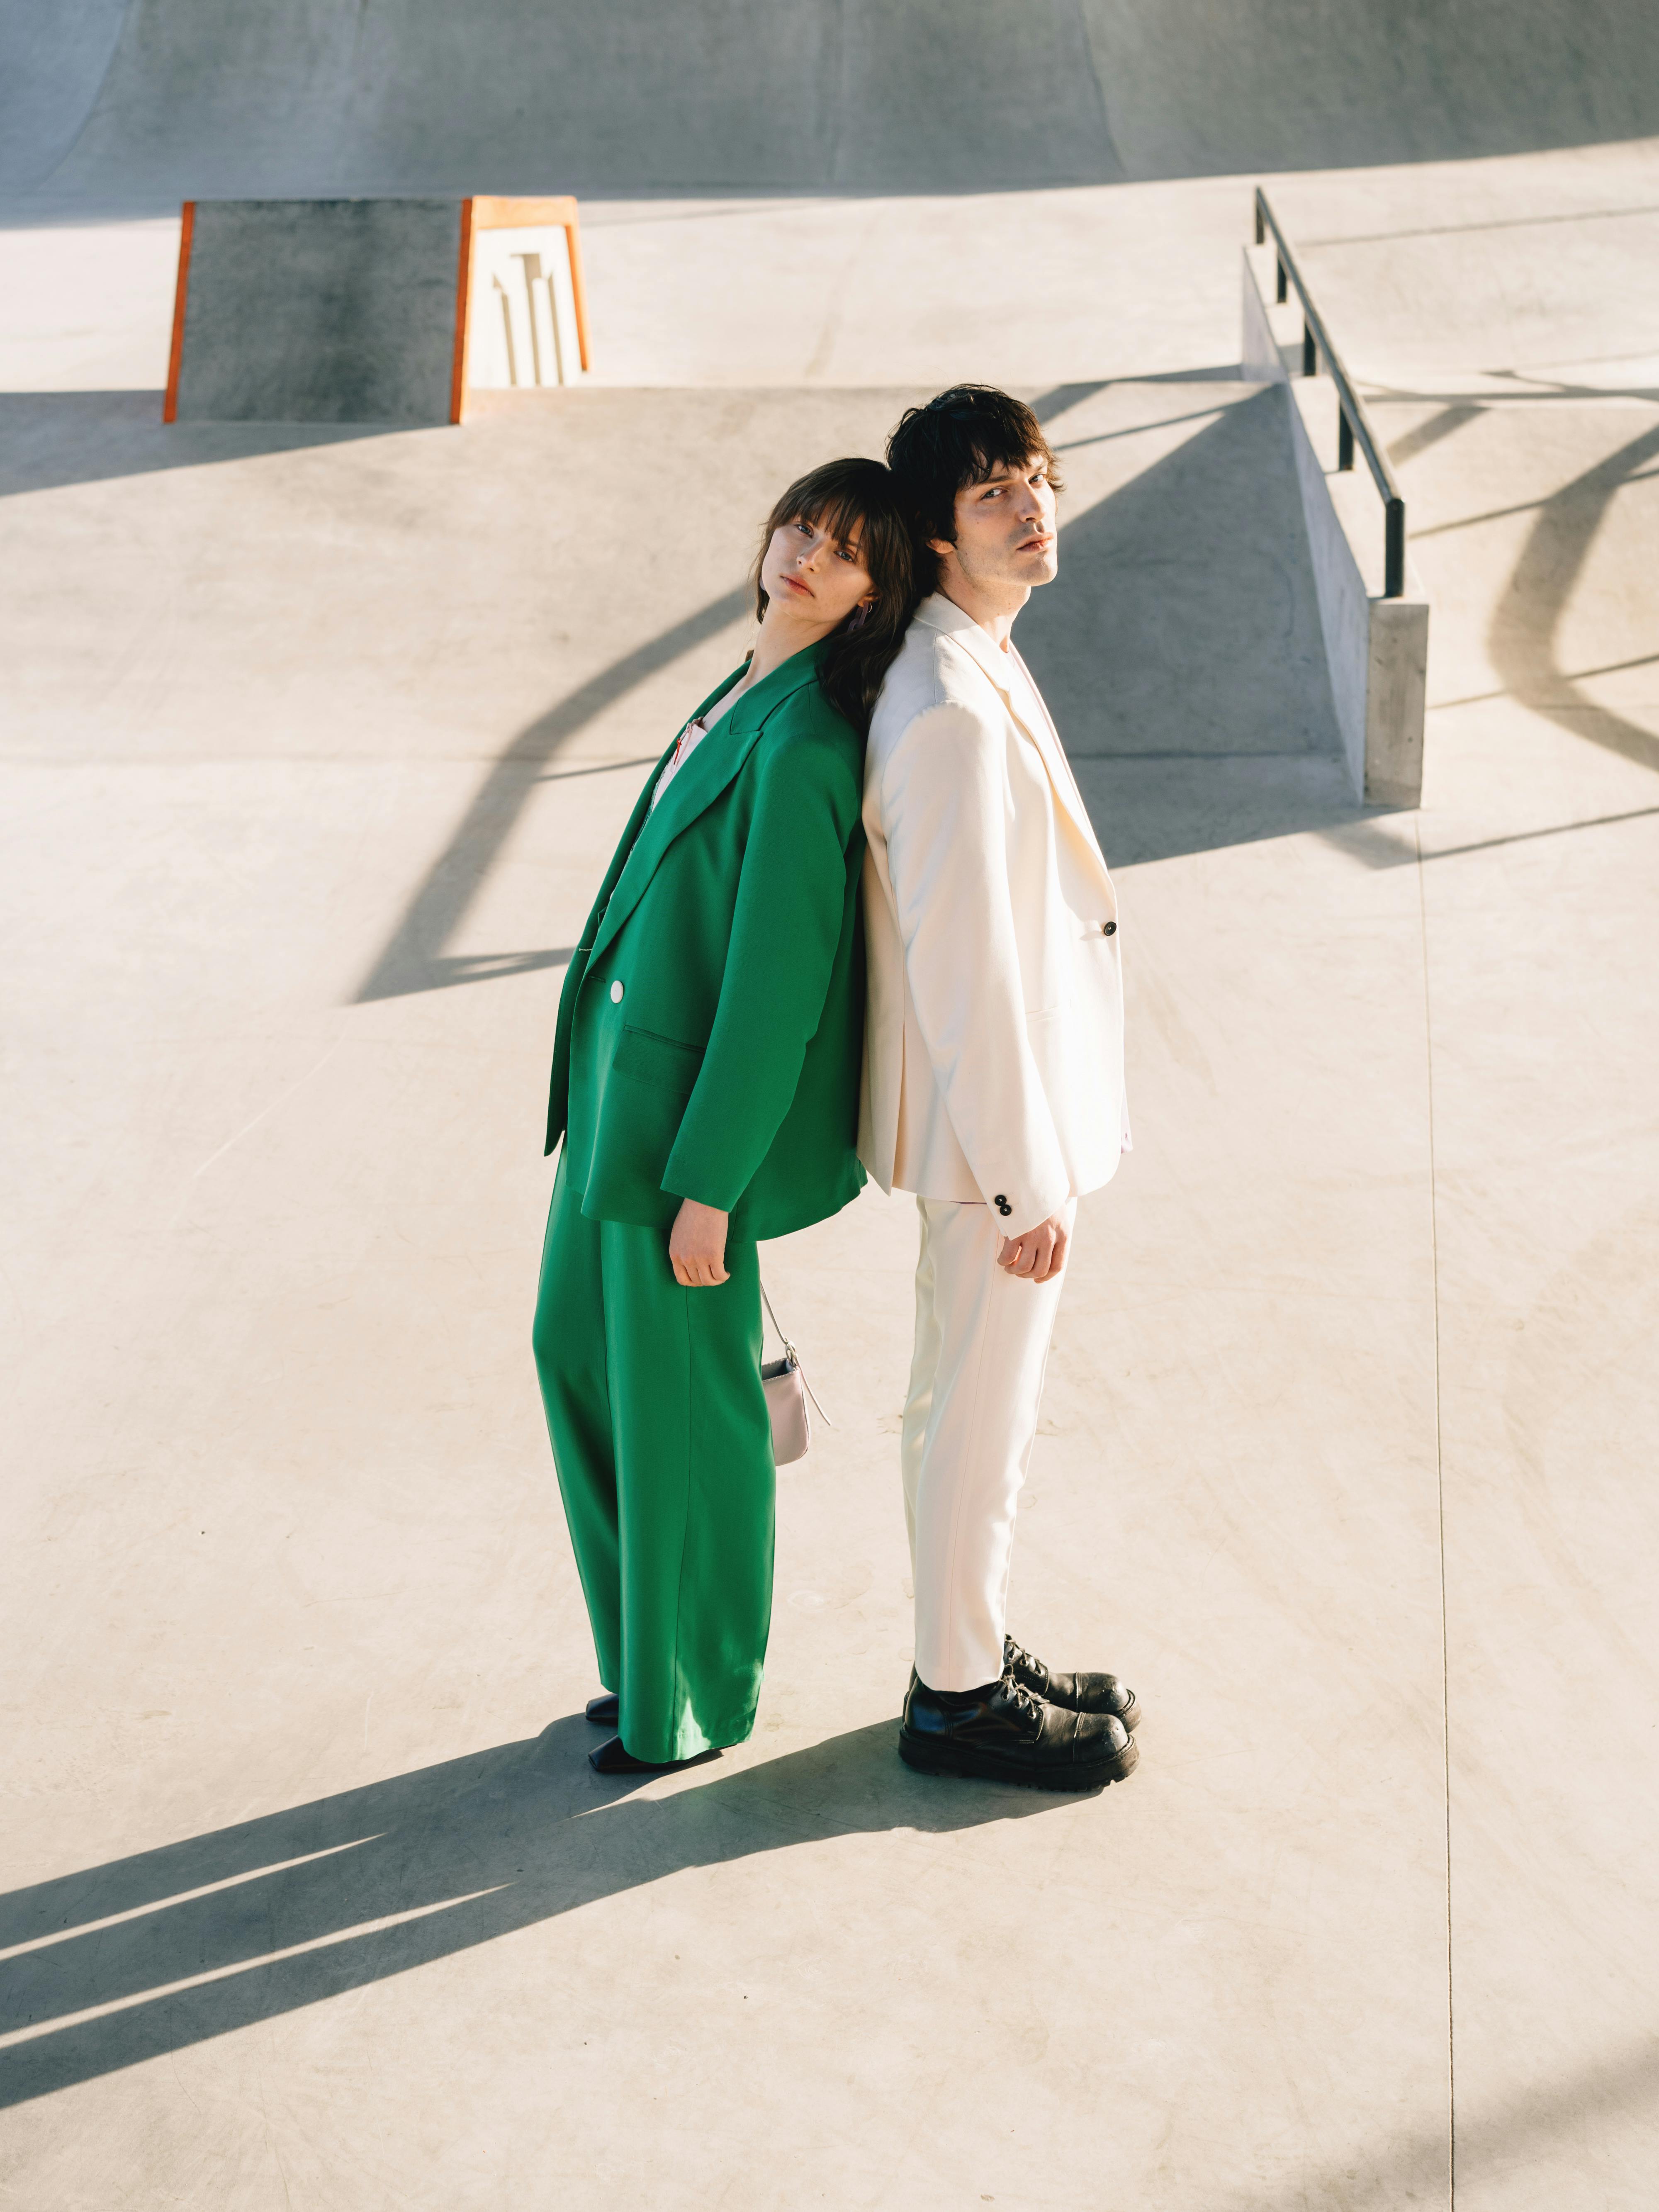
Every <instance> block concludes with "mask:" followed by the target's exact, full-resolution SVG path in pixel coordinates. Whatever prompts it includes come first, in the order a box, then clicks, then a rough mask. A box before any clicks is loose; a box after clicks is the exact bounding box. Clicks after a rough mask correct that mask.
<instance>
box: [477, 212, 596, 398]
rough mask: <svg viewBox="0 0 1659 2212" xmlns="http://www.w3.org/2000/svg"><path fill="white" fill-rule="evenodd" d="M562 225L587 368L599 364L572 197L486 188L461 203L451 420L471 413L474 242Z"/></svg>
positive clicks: (579, 342) (578, 340)
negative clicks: (480, 236)
mask: <svg viewBox="0 0 1659 2212" xmlns="http://www.w3.org/2000/svg"><path fill="white" fill-rule="evenodd" d="M555 224H556V225H558V226H559V227H560V228H562V230H563V232H564V235H565V242H566V244H567V246H568V247H569V251H570V290H571V295H572V297H573V299H574V301H575V305H576V343H577V347H578V349H579V350H580V355H581V364H582V367H583V368H592V366H593V362H592V349H591V347H590V344H589V339H588V329H587V287H586V283H584V282H583V279H582V234H581V222H580V217H579V216H578V214H577V211H576V203H575V201H574V199H573V198H571V197H568V195H567V196H564V197H560V198H558V199H548V200H534V199H508V198H502V197H500V196H499V195H497V194H495V193H484V192H480V193H478V194H477V195H476V196H475V197H473V198H471V199H469V200H463V201H462V202H461V262H460V273H459V277H458V278H457V281H456V286H455V374H454V377H453V380H452V382H451V385H450V392H449V419H450V421H451V422H462V421H464V420H465V414H466V357H467V347H468V343H469V333H470V331H471V322H472V316H471V306H472V246H473V240H474V239H475V237H476V236H477V233H478V232H479V231H481V230H528V229H531V228H534V227H542V228H552V227H553V226H554V225H555Z"/></svg>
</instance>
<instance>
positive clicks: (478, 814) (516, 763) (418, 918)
mask: <svg viewBox="0 0 1659 2212" xmlns="http://www.w3.org/2000/svg"><path fill="white" fill-rule="evenodd" d="M748 604H749V594H748V591H747V588H746V587H745V586H738V588H737V589H735V590H733V591H730V592H725V593H724V594H722V596H721V597H720V599H711V600H710V602H709V603H708V605H707V606H706V607H700V608H699V609H698V610H697V611H696V614H693V615H688V616H687V617H686V618H685V620H684V622H680V623H675V624H674V626H673V627H672V629H665V630H664V631H663V632H662V633H661V635H659V636H657V637H653V638H651V639H649V640H647V642H646V643H645V644H644V645H641V646H636V647H635V649H634V650H633V652H632V653H623V655H622V657H621V659H617V660H613V661H612V662H611V665H610V666H609V667H608V668H603V669H601V670H600V671H599V674H598V675H597V676H592V677H590V678H588V680H587V682H586V684H582V685H581V686H580V688H579V689H578V690H574V691H573V692H572V693H571V694H570V696H569V697H568V698H567V699H562V700H560V702H558V704H557V705H556V707H551V708H549V709H548V711H547V713H546V714H538V716H537V718H536V720H534V721H533V722H532V723H530V724H529V725H528V726H526V728H524V729H522V730H520V732H519V734H518V736H517V737H516V738H513V742H512V744H510V745H508V747H507V750H506V751H505V752H504V753H502V754H501V757H500V758H499V759H498V760H496V761H495V763H494V765H493V766H492V767H491V768H490V769H489V773H488V775H486V776H485V777H484V780H483V783H482V784H481V785H480V786H479V787H478V792H477V797H476V798H475V799H473V801H472V804H471V805H470V806H469V807H468V809H467V811H466V812H465V814H464V815H463V816H462V817H461V818H460V820H459V823H457V824H456V826H455V828H454V829H453V832H452V833H451V836H450V838H449V842H448V843H447V845H446V846H445V847H444V848H443V850H442V852H441V853H440V854H439V855H438V857H437V859H436V860H434V862H433V863H432V866H430V867H429V868H428V871H427V872H426V875H425V877H424V878H422V882H421V884H419V886H418V888H417V889H416V891H415V893H414V895H413V896H412V897H411V898H410V902H409V903H408V905H407V906H406V907H405V908H404V912H403V914H402V915H401V916H400V917H399V918H398V922H397V924H396V925H395V927H393V929H392V934H391V936H390V937H389V938H388V939H387V940H386V945H385V947H384V949H383V950H382V951H381V952H380V956H379V957H378V958H377V959H376V961H375V963H374V966H373V968H371V969H370V970H369V972H368V975H366V976H365V977H364V978H363V981H362V983H361V984H360V985H359V986H358V988H357V992H356V1004H357V1005H359V1006H362V1005H363V1004H364V1003H366V1002H367V1001H368V1000H371V999H397V998H402V997H404V996H405V995H407V994H410V993H411V992H416V991H433V990H439V989H441V988H442V987H444V986H445V985H447V984H451V983H466V982H473V981H482V980H484V979H487V978H488V977H490V976H493V975H521V974H523V973H524V972H525V971H526V969H534V968H552V967H557V966H560V965H561V964H562V963H563V962H565V961H566V960H568V958H569V957H570V950H569V947H568V946H562V947H559V948H557V949H554V948H551V947H549V948H546V949H544V950H540V951H530V952H509V953H487V954H481V955H476V956H457V955H454V954H452V953H448V952H447V951H445V949H444V948H445V946H446V945H447V944H448V943H449V941H450V939H451V938H452V937H453V935H454V933H455V932H456V930H457V929H458V928H459V927H460V924H461V922H462V921H463V919H464V918H465V915H466V913H467V910H468V908H470V907H471V904H472V902H473V900H474V899H475V898H477V896H478V893H479V891H480V890H482V889H483V884H484V879H485V878H486V877H487V876H488V875H489V871H490V869H491V868H492V867H493V866H495V860H496V856H497V855H498V854H499V853H500V852H501V848H502V846H503V845H504V844H505V843H506V842H507V838H508V836H510V835H511V834H512V829H513V823H515V822H516V821H517V820H518V818H519V816H520V812H521V811H522V810H523V807H524V805H525V803H526V800H527V799H529V797H530V794H531V792H532V790H533V789H534V787H535V786H536V784H537V783H538V781H540V780H541V778H542V776H543V775H544V772H545V770H546V768H547V764H548V763H549V761H550V760H551V759H552V758H553V757H554V755H555V754H556V753H557V752H558V750H560V748H561V747H562V746H563V745H566V744H568V743H569V741H570V739H571V738H574V736H575V735H576V733H577V732H578V731H579V730H582V729H585V728H586V726H587V725H588V724H589V723H590V722H592V721H593V720H596V719H597V717H598V716H599V715H600V714H603V713H604V712H605V709H606V708H608V707H611V706H614V705H615V704H616V702H617V700H618V699H620V698H622V697H623V696H624V695H625V694H626V693H627V692H629V691H631V690H634V689H635V687H636V686H637V685H639V684H643V683H644V682H645V681H646V680H647V678H649V677H652V676H654V675H655V674H656V673H657V672H658V671H659V669H664V668H667V667H669V666H670V665H671V664H672V663H673V662H674V661H676V660H678V659H679V657H680V655H681V654H682V653H690V651H691V649H692V648H693V647H695V646H699V645H702V643H703V642H704V641H705V640H706V639H708V638H711V637H714V636H716V635H718V634H719V633H720V631H721V630H723V629H726V627H727V626H728V625H729V624H730V623H734V622H736V621H737V620H738V617H739V616H740V615H741V614H742V613H743V612H744V608H745V607H746V606H747V605H748ZM690 704H692V705H695V704H696V702H695V700H694V701H692V702H690ZM672 734H673V732H668V735H669V736H671V735H672ZM596 878H597V871H596Z"/></svg>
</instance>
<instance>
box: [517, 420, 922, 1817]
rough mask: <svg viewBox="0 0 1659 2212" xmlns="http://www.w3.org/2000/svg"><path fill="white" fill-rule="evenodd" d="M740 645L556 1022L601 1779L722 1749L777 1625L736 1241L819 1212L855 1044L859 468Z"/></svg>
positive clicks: (879, 568)
mask: <svg viewBox="0 0 1659 2212" xmlns="http://www.w3.org/2000/svg"><path fill="white" fill-rule="evenodd" d="M755 587H756V609H757V614H758V615H759V617H760V635H759V637H758V639H757V641H756V645H755V648H754V651H753V652H752V653H750V656H749V658H748V659H747V660H746V662H745V663H744V665H743V666H742V667H741V668H739V669H738V670H737V671H735V672H734V673H733V674H732V675H730V676H728V677H727V678H726V679H725V680H724V682H722V683H721V684H720V686H719V687H718V689H717V690H714V692H712V693H711V694H710V695H709V696H708V698H707V699H705V700H704V701H703V702H702V705H701V706H700V707H699V708H697V710H696V714H694V715H693V717H692V719H691V720H690V721H689V722H688V723H687V724H686V725H685V726H684V729H683V730H681V731H680V732H679V734H678V738H676V740H675V742H674V744H671V746H670V747H669V748H668V750H667V751H666V752H665V754H664V755H663V757H662V759H661V760H660V761H659V763H658V764H657V766H656V767H655V768H654V769H653V770H652V773H651V775H650V776H649V778H648V779H647V782H646V785H645V788H644V789H643V790H642V791H641V793H640V796H639V799H638V801H637V803H636V804H635V808H634V811H633V815H632V817H631V818H630V820H629V824H628V827H627V829H625V830H624V831H623V838H622V842H621V843H620V844H619V845H618V846H617V850H616V853H615V854H614V856H613V858H612V860H611V866H610V867H609V869H608V870H607V871H606V873H605V882H604V884H602V886H601V887H600V890H599V897H598V898H597V899H596V900H595V901H594V902H593V910H592V913H591V914H590V915H589V916H588V918H587V926H586V928H585V929H584V930H583V932H582V940H581V944H580V946H579V947H578V949H577V951H576V952H575V954H574V957H573V958H572V960H571V963H570V969H569V972H568V975H566V977H565V982H564V990H563V994H562V997H561V999H560V1001H559V1019H558V1029H557V1033H556V1039H555V1043H554V1048H553V1080H552V1091H551V1097H550V1105H549V1110H548V1123H547V1149H548V1151H549V1152H551V1151H552V1150H553V1148H554V1146H556V1144H557V1143H558V1141H559V1139H560V1138H561V1137H562V1138H563V1139H564V1150H563V1153H562V1157H561V1158H560V1161H559V1165H558V1171H557V1174H556V1178H555V1181H554V1185H553V1204H552V1207H551V1210H550V1213H549V1216H548V1224H547V1238H546V1243H545V1246H544V1251H543V1256H542V1273H541V1287H540V1291H539V1295H538V1300H537V1306H536V1326H535V1349H536V1364H537V1369H538V1373H539V1375H540V1378H541V1387H542V1399H543V1403H544V1406H545V1407H546V1411H547V1425H548V1431H549V1434H550V1437H551V1438H552V1443H553V1456H554V1460H555V1462H556V1465H557V1468H558V1474H559V1487H560V1491H561V1492H562V1497H563V1499H564V1509H565V1517H566V1520H567V1521H568V1523H569V1528H570V1538H571V1542H572V1544H573V1546H574V1550H575V1554H576V1565H577V1569H578V1571H579V1572H580V1577H581V1583H582V1590H583V1593H584V1595H585V1596H586V1600H587V1610H588V1616H589V1619H590V1620H591V1621H592V1627H593V1641H594V1644H595V1646H596V1647H597V1650H598V1655H599V1679H600V1680H601V1681H602V1682H603V1683H604V1684H605V1690H606V1692H607V1694H606V1695H605V1697H602V1698H596V1699H593V1701H592V1704H591V1705H589V1707H588V1717H589V1718H590V1719H592V1720H594V1721H597V1722H599V1723H600V1724H601V1725H606V1724H614V1725H615V1726H616V1728H617V1735H615V1736H614V1737H613V1738H612V1739H611V1741H608V1742H606V1743H605V1744H604V1745H602V1746H601V1747H600V1748H599V1750H597V1751H595V1752H593V1753H592V1754H591V1757H592V1762H593V1765H595V1766H596V1767H597V1768H598V1769H599V1771H600V1772H601V1773H622V1772H628V1771H637V1770H639V1769H641V1768H644V1767H652V1766H661V1765H671V1764H673V1763H675V1762H677V1761H679V1760H682V1759H691V1758H695V1757H696V1756H697V1755H698V1754H699V1753H702V1752H704V1751H707V1750H709V1749H711V1748H713V1747H717V1746H720V1745H722V1744H731V1743H741V1742H742V1741H744V1738H745V1737H747V1736H748V1735H749V1733H750V1729H752V1728H753V1726H754V1720H755V1705H756V1700H757V1698H758V1696H759V1693H760V1679H761V1667H762V1662H763V1659H764V1657H765V1654H766V1639H767V1632H768V1630H769V1626H770V1623H771V1611H772V1536H773V1509H774V1493H775V1481H776V1477H775V1468H774V1466H773V1460H772V1439H771V1431H770V1427H769V1422H768V1418H767V1410H766V1399H765V1395H764V1393H763V1389H762V1387H761V1378H760V1351H761V1316H760V1274H759V1268H758V1266H757V1259H756V1251H755V1246H756V1241H757V1238H760V1237H782V1236H785V1235H787V1233H788V1232H789V1231H792V1230H795V1229H804V1228H805V1227H806V1225H808V1224H809V1223H810V1222H814V1221H821V1220H823V1218H824V1217H825V1216H826V1215H828V1214H831V1213H835V1212H838V1211H839V1209H840V1208H841V1207H842V1206H845V1205H846V1204H847V1203H848V1200H849V1199H851V1198H853V1197H854V1196H855V1195H856V1194H857V1192H858V1190H859V1188H860V1185H861V1184H862V1182H863V1181H864V1170H863V1169H862V1168H861V1167H860V1164H859V1161H858V1158H857V1154H856V1152H854V1142H855V1139H856V1136H857V1124H858V1088H859V1074H860V1060H861V1055H862V1051H863V1038H864V978H863V964H864V963H863V943H862V938H861V935H860V920H859V876H860V864H861V861H862V858H863V849H864V837H863V832H862V829H861V827H860V808H861V805H862V801H863V768H864V738H865V732H866V729H867V726H868V723H869V715H870V709H871V708H872V705H873V704H874V702H875V696H876V693H877V691H878V689H879V688H880V684H881V679H882V678H883V677H884V675H885V673H886V671H887V668H888V666H889V665H890V662H891V660H892V659H893V657H894V655H895V654H896V652H897V650H898V647H899V645H900V642H901V641H902V638H903V635H904V631H905V627H906V625H907V623H908V621H909V618H910V615H911V612H912V610H913V608H914V605H915V593H914V588H913V584H912V568H911V554H910V539H909V533H908V529H907V527H906V524H905V519H904V515H903V513H902V511H901V508H900V507H899V503H898V501H897V498H896V494H895V489H894V485H893V480H892V478H891V477H890V476H889V474H888V472H887V471H886V470H885V469H884V467H883V466H882V465H881V464H880V463H879V462H878V461H868V460H842V461H831V462H829V463H828V464H826V465H825V466H823V468H819V469H815V470H814V471H812V472H811V475H809V476H806V477H802V478H801V480H800V482H799V483H794V484H792V485H791V486H790V487H789V489H788V490H787V492H786V493H785V494H784V495H783V497H782V498H781V500H780V501H778V503H777V505H776V506H775V507H774V508H773V510H772V513H771V515H770V517H769V520H768V522H767V526H766V531H765V533H764V536H763V540H762V546H761V552H760V557H759V560H758V562H757V566H756V572H755Z"/></svg>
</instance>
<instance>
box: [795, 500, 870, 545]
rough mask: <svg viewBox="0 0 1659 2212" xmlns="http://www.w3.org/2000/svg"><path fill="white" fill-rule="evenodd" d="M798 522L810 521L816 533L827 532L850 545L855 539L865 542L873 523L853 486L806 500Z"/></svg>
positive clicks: (840, 542)
mask: <svg viewBox="0 0 1659 2212" xmlns="http://www.w3.org/2000/svg"><path fill="white" fill-rule="evenodd" d="M798 519H799V520H800V521H802V522H810V523H811V526H812V527H813V529H814V530H827V531H828V532H829V535H830V536H831V537H832V538H834V539H835V540H836V543H837V544H840V545H848V544H851V543H852V542H853V540H854V538H859V539H862V538H863V537H864V534H865V532H866V530H867V529H868V527H869V523H870V517H869V514H868V512H867V511H866V507H865V505H864V502H863V501H862V500H860V498H859V496H858V495H857V494H856V493H855V492H854V490H853V489H852V487H851V486H850V485H848V486H847V487H845V488H844V489H842V490H839V491H822V492H820V493H818V494H817V496H816V498H812V499H807V500H804V501H802V502H801V507H800V511H799V518H798Z"/></svg>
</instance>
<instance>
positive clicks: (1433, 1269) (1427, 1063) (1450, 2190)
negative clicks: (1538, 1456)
mask: <svg viewBox="0 0 1659 2212" xmlns="http://www.w3.org/2000/svg"><path fill="white" fill-rule="evenodd" d="M1412 830H1413V836H1414V837H1415V838H1416V841H1417V913H1418V922H1419V930H1420V933H1421V937H1422V944H1423V1065H1424V1073H1425V1091H1426V1094H1427V1096H1426V1103H1427V1107H1428V1115H1427V1120H1428V1134H1429V1271H1430V1277H1431V1282H1432V1285H1433V1290H1434V1480H1435V1496H1436V1504H1437V1509H1438V1513H1439V1521H1440V1742H1441V1751H1442V1755H1443V1760H1444V1765H1445V1791H1446V2193H1447V2203H1448V2205H1449V2207H1450V2208H1452V2212H1455V2207H1456V2203H1457V2025H1456V2007H1455V1988H1454V1983H1453V1976H1452V1810H1451V1636H1450V1630H1449V1622H1448V1617H1447V1616H1448V1607H1447V1601H1446V1460H1445V1441H1444V1434H1443V1429H1442V1425H1441V1400H1440V1200H1439V1188H1438V1183H1437V1176H1436V1173H1435V1156H1434V1012H1433V1002H1432V1000H1431V995H1430V987H1429V898H1428V889H1427V878H1426V877H1425V875H1424V873H1423V817H1422V815H1421V814H1420V813H1419V815H1418V816H1417V817H1415V819H1414V820H1413V824H1412Z"/></svg>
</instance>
